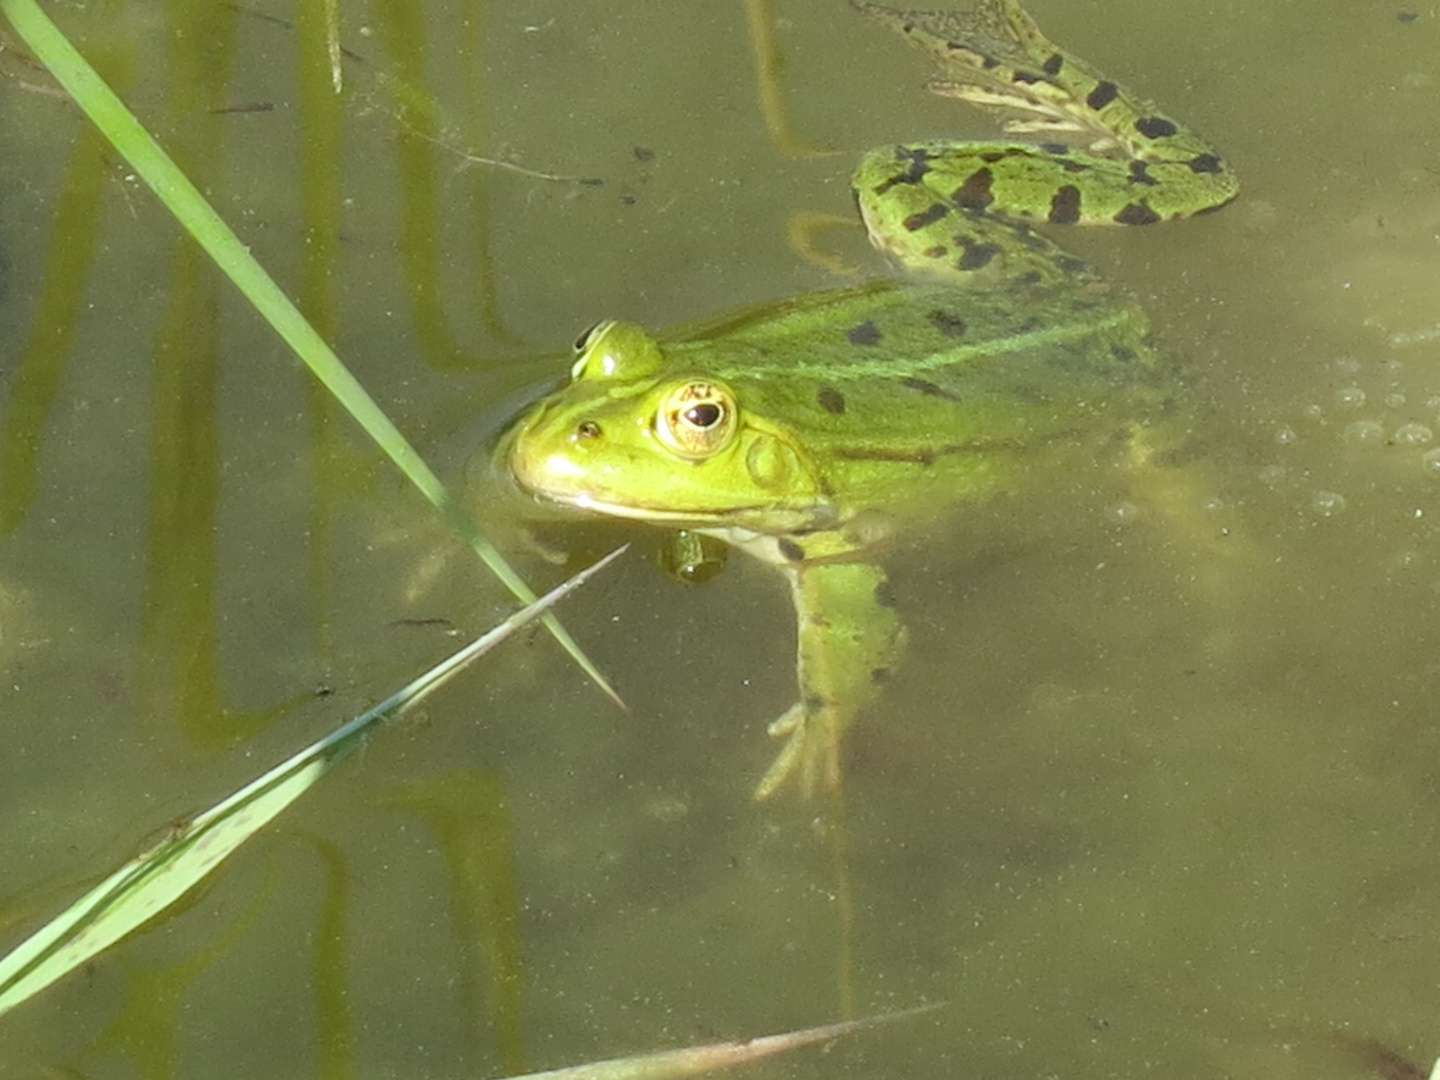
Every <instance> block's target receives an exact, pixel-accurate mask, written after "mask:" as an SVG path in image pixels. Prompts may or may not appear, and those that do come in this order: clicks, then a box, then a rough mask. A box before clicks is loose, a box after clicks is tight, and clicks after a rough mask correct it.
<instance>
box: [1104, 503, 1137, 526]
mask: <svg viewBox="0 0 1440 1080" xmlns="http://www.w3.org/2000/svg"><path fill="white" fill-rule="evenodd" d="M1142 513H1143V511H1142V510H1141V509H1140V504H1139V503H1133V502H1117V503H1115V504H1114V505H1113V506H1111V507H1110V520H1111V521H1113V522H1115V524H1117V525H1129V524H1130V523H1131V522H1134V521H1137V520H1139V518H1140V517H1141V515H1142Z"/></svg>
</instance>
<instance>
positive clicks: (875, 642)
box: [755, 562, 905, 799]
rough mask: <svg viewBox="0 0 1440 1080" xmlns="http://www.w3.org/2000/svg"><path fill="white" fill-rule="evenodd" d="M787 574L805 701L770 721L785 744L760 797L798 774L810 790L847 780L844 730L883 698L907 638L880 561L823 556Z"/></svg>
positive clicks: (797, 668) (805, 789)
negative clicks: (843, 760) (880, 695)
mask: <svg viewBox="0 0 1440 1080" xmlns="http://www.w3.org/2000/svg"><path fill="white" fill-rule="evenodd" d="M784 573H785V576H786V577H787V578H788V579H789V581H790V592H791V596H792V598H793V600H794V604H795V614H796V627H795V635H796V650H795V675H796V680H797V682H798V684H799V690H800V700H799V701H798V702H796V703H795V704H794V705H793V706H791V707H790V708H789V709H788V710H786V712H785V714H784V715H783V716H781V717H780V718H779V719H778V720H775V721H774V722H773V723H772V724H771V725H770V728H769V731H770V734H771V735H773V736H775V737H776V738H781V739H784V740H785V746H784V748H783V749H781V751H780V754H779V756H777V757H776V759H775V763H774V764H773V765H771V766H770V769H769V771H768V772H766V773H765V776H764V779H762V780H761V781H760V785H759V786H758V787H757V788H756V789H755V798H757V799H764V798H767V797H768V796H769V795H771V794H772V793H773V792H774V791H775V790H776V789H778V788H779V787H780V786H781V785H782V784H783V783H785V781H786V780H787V779H788V778H789V777H790V776H792V775H794V776H796V777H797V778H798V780H799V783H800V787H801V790H802V791H803V792H804V793H805V794H806V795H809V794H810V793H812V792H813V791H814V789H815V783H816V781H817V780H819V781H820V782H821V783H823V784H824V785H825V786H826V787H835V786H836V785H838V784H839V782H840V740H841V737H842V736H843V735H844V732H845V729H846V728H847V727H849V726H850V722H851V721H852V720H853V719H854V717H855V714H856V713H857V712H858V711H859V710H860V709H861V708H863V707H864V706H865V705H867V704H868V703H869V702H870V701H872V700H873V699H874V698H875V696H876V695H877V693H878V692H879V689H880V686H881V684H883V683H884V681H885V679H886V678H887V677H888V675H889V673H890V669H891V667H892V666H893V665H894V664H895V662H896V660H897V659H899V656H900V653H901V651H902V650H903V648H904V644H905V628H904V627H903V626H902V625H901V624H900V620H899V619H898V618H897V617H896V615H895V612H894V610H893V608H892V606H891V603H890V597H889V591H890V588H889V582H888V580H887V579H886V577H885V572H884V571H883V570H882V569H881V568H880V567H878V566H875V565H873V564H871V563H865V562H816V563H801V564H796V565H791V566H787V567H784Z"/></svg>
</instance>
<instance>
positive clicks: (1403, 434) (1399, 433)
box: [1394, 422, 1435, 446]
mask: <svg viewBox="0 0 1440 1080" xmlns="http://www.w3.org/2000/svg"><path fill="white" fill-rule="evenodd" d="M1394 438H1395V442H1396V444H1397V445H1399V446H1429V445H1430V444H1431V443H1432V442H1434V441H1435V433H1434V432H1433V431H1431V430H1430V428H1428V427H1427V426H1425V425H1424V424H1417V423H1413V422H1412V423H1409V424H1401V425H1400V426H1399V427H1398V428H1396V429H1395V435H1394Z"/></svg>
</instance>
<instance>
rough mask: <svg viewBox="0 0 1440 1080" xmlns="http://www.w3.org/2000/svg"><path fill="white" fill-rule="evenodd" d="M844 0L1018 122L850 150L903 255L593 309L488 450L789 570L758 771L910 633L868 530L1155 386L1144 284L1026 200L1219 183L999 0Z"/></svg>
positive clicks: (1138, 431) (1057, 212)
mask: <svg viewBox="0 0 1440 1080" xmlns="http://www.w3.org/2000/svg"><path fill="white" fill-rule="evenodd" d="M854 7H855V8H857V9H858V10H859V11H861V12H862V13H864V14H865V15H867V16H869V17H870V18H872V19H874V20H875V21H877V22H879V23H881V24H882V25H885V26H887V27H890V28H891V29H893V30H895V31H896V32H897V33H899V34H900V35H901V36H903V37H904V38H905V39H906V40H908V41H910V42H911V43H912V44H913V45H915V46H917V47H918V48H919V49H921V50H922V51H923V52H925V53H926V54H928V55H929V56H930V57H931V59H932V60H933V61H934V62H935V63H936V64H937V66H938V70H939V74H938V77H937V78H936V80H935V81H934V82H933V83H932V84H931V86H930V88H931V89H932V90H934V91H935V92H937V93H941V94H946V95H951V96H955V97H959V98H962V99H965V100H967V101H970V102H973V103H975V104H978V105H981V106H983V107H985V108H989V109H994V110H998V111H1000V112H1002V113H1004V114H1005V115H1006V116H1007V117H1008V121H1007V123H1006V132H1007V134H1009V135H1013V136H1025V137H1026V139H1020V138H1014V139H1005V140H996V141H983V142H963V143H945V142H926V143H918V144H908V145H903V146H896V147H886V148H883V149H879V150H874V151H871V152H870V153H869V154H867V155H866V156H865V157H864V159H863V160H862V162H861V163H860V166H859V167H858V169H857V170H856V172H855V174H854V177H853V185H854V189H855V196H856V199H857V202H858V203H859V207H860V213H861V216H862V218H863V219H864V221H865V225H866V228H867V229H868V231H869V233H870V237H871V239H872V242H873V243H874V244H875V246H876V247H877V248H879V249H880V250H881V251H883V252H885V253H886V254H887V255H889V256H890V257H891V259H893V260H894V261H896V262H898V263H899V264H900V265H901V266H902V267H903V268H904V269H905V271H906V277H905V278H903V279H899V280H879V281H874V282H870V283H868V284H865V285H861V286H859V287H855V288H847V289H839V290H834V291H829V292H821V293H816V294H811V295H805V296H800V297H796V298H793V299H790V300H785V301H782V302H779V303H772V304H767V305H764V306H763V307H758V308H753V309H749V310H745V311H741V312H736V313H729V314H726V315H722V316H719V317H715V318H712V319H709V320H706V321H702V322H699V323H696V324H691V325H689V326H685V327H681V328H678V329H675V330H672V331H670V332H668V333H664V334H658V335H652V334H651V333H649V332H647V331H646V330H645V329H643V328H641V327H639V326H636V325H634V324H632V323H626V322H616V321H607V322H603V323H601V324H599V325H598V326H596V327H595V328H594V329H593V330H591V331H590V332H589V333H588V334H587V335H586V336H585V337H584V338H583V339H582V340H581V341H580V342H579V343H578V345H577V357H576V359H575V361H574V364H573V367H572V369H571V372H570V378H569V380H568V381H567V382H566V383H565V384H564V385H563V386H562V387H560V388H559V389H558V390H556V391H555V392H553V393H552V394H550V395H549V396H548V397H546V398H544V399H543V400H541V401H540V402H539V403H537V404H536V405H535V406H533V407H532V408H531V410H530V411H529V412H528V413H526V414H525V415H524V416H522V417H521V418H519V420H518V421H517V422H516V423H515V425H514V426H513V427H512V428H511V429H510V430H509V431H508V432H507V433H506V435H505V437H504V438H503V439H502V440H501V444H500V446H499V448H498V451H497V460H498V462H499V463H500V464H501V466H502V467H503V468H505V469H507V470H508V471H509V472H510V473H511V474H512V475H513V477H514V478H515V480H516V481H517V482H518V484H519V485H520V486H521V487H522V488H523V489H524V490H526V491H528V492H530V493H532V494H533V495H535V496H537V497H539V498H541V499H543V500H546V501H549V502H554V503H561V504H565V505H568V506H571V507H574V508H576V509H578V510H582V511H587V512H590V513H596V514H605V515H613V516H617V517H622V518H630V519H635V520H639V521H646V522H650V523H652V524H654V525H656V526H660V527H663V528H666V529H670V530H676V529H679V530H685V532H686V534H687V535H688V534H699V535H706V536H711V537H716V538H719V539H721V540H723V541H725V542H727V543H729V544H731V545H733V546H734V547H736V548H738V549H740V550H742V551H744V552H746V553H748V554H750V555H752V556H754V557H756V558H758V559H761V560H763V561H764V562H766V563H768V564H770V565H771V566H773V567H775V568H776V569H777V570H778V571H779V572H780V573H781V574H783V575H784V577H785V579H786V581H787V582H788V583H789V586H790V592H791V597H792V600H793V603H794V607H795V613H796V623H797V655H796V678H797V681H798V695H797V700H796V702H795V704H794V705H792V706H791V707H790V708H789V709H788V710H786V712H785V713H784V714H783V715H781V716H780V717H779V718H778V719H776V720H774V721H773V722H772V723H771V724H770V727H769V730H770V733H771V734H772V735H773V736H775V737H776V738H778V739H780V740H782V747H781V749H780V752H779V754H778V756H777V757H776V759H775V762H774V764H773V765H772V766H771V767H770V769H769V770H768V772H766V773H765V775H764V777H763V778H762V779H761V781H760V783H759V786H758V788H757V790H756V795H757V797H760V798H763V797H765V796H768V795H770V794H772V793H773V792H775V791H776V790H777V789H779V788H780V787H781V786H783V785H785V784H786V783H787V782H790V781H792V780H795V781H798V785H799V786H800V787H801V788H802V789H803V790H805V791H807V792H808V791H810V790H813V789H814V787H815V786H816V785H817V784H823V785H836V784H838V782H839V779H840V746H841V739H842V736H843V733H844V731H845V730H846V728H847V727H848V726H849V725H850V723H851V722H852V720H853V719H854V717H855V715H856V713H857V712H858V711H859V710H861V709H863V708H865V707H866V706H867V705H869V704H870V703H871V702H872V701H873V700H874V699H875V698H876V696H877V694H878V693H879V691H880V688H881V687H882V686H883V684H884V683H885V682H886V681H887V680H888V679H889V677H890V673H891V671H892V669H893V668H894V666H895V664H896V662H897V660H898V659H899V656H900V654H901V652H902V650H903V648H904V639H905V631H904V627H903V625H902V623H901V621H900V618H899V616H898V614H897V613H896V612H895V610H894V608H893V605H892V602H891V598H890V595H889V594H890V589H889V586H888V582H887V580H886V577H885V573H884V571H883V569H882V568H881V566H880V565H879V563H878V561H877V553H878V552H879V551H880V550H882V548H883V546H884V545H885V543H886V542H887V541H888V540H890V539H891V538H892V537H895V536H896V535H899V534H903V533H904V532H905V531H906V530H907V529H912V528H915V527H917V526H919V525H922V524H924V523H926V522H930V521H934V520H935V519H936V518H937V516H939V515H940V514H942V513H943V512H945V511H947V510H952V511H953V510H954V509H955V508H957V507H963V506H965V505H967V504H974V503H978V502H980V501H982V500H985V499H987V498H990V497H992V496H995V495H997V494H1001V493H1005V492H1010V491H1014V490H1017V489H1019V488H1021V487H1023V486H1025V485H1026V484H1027V482H1029V481H1031V480H1032V478H1035V477H1038V476H1043V475H1045V474H1046V473H1047V471H1049V470H1053V469H1058V468H1063V467H1065V466H1066V465H1067V463H1072V462H1075V461H1077V460H1078V461H1094V460H1097V459H1101V460H1103V459H1104V458H1105V457H1106V456H1107V455H1108V456H1112V457H1115V458H1117V459H1119V458H1122V457H1124V456H1125V455H1126V454H1131V455H1136V454H1138V453H1140V452H1141V451H1138V450H1137V448H1143V447H1144V446H1145V445H1146V444H1147V440H1148V439H1149V437H1150V433H1152V432H1153V431H1154V430H1155V428H1156V427H1157V426H1158V424H1159V422H1160V419H1161V417H1163V415H1164V414H1165V413H1166V411H1167V409H1168V408H1169V407H1170V404H1171V402H1172V398H1173V395H1174V385H1173V380H1172V377H1171V373H1170V371H1169V369H1168V368H1167V367H1165V366H1164V365H1163V364H1161V363H1160V362H1159V360H1158V358H1157V357H1156V355H1155V354H1154V352H1153V350H1152V349H1151V347H1150V346H1149V344H1148V324H1147V322H1146V319H1145V316H1144V314H1143V312H1141V311H1140V310H1139V308H1138V307H1136V306H1135V305H1134V304H1133V303H1131V302H1129V301H1127V300H1125V299H1123V298H1117V297H1116V296H1114V295H1113V294H1112V293H1111V292H1110V291H1109V290H1108V289H1106V288H1105V287H1104V285H1103V284H1102V283H1100V282H1098V281H1096V280H1095V278H1094V277H1093V276H1092V275H1091V274H1090V273H1089V272H1088V271H1087V270H1086V269H1085V268H1084V266H1083V265H1082V264H1081V262H1080V261H1079V260H1078V259H1076V258H1074V257H1073V256H1071V255H1069V254H1067V253H1066V252H1065V251H1063V250H1062V249H1061V248H1060V247H1058V246H1057V245H1056V244H1054V243H1053V242H1052V241H1050V240H1049V239H1047V238H1045V237H1043V236H1041V235H1040V234H1039V233H1037V232H1034V231H1033V230H1032V226H1033V225H1044V224H1055V225H1069V224H1118V225H1148V224H1153V223H1155V222H1160V221H1164V220H1168V219H1174V218H1183V217H1187V216H1190V215H1194V214H1198V213H1202V212H1205V211H1209V210H1214V209H1217V208H1219V207H1220V206H1223V205H1224V204H1225V203H1227V202H1229V201H1230V200H1231V199H1233V198H1234V196H1235V193H1236V181H1235V178H1234V176H1233V174H1232V173H1231V172H1230V170H1229V168H1228V167H1227V166H1226V164H1225V162H1224V161H1223V160H1222V159H1221V158H1220V156H1219V155H1218V154H1217V153H1216V152H1215V151H1214V150H1213V149H1212V148H1211V147H1210V146H1209V145H1207V144H1206V143H1204V142H1202V141H1201V140H1200V138H1199V137H1198V136H1196V135H1195V134H1194V133H1193V132H1191V131H1189V130H1188V129H1186V128H1185V127H1183V126H1182V125H1180V124H1179V123H1178V122H1176V121H1175V120H1173V119H1171V118H1169V117H1167V116H1165V115H1163V114H1162V113H1160V112H1159V111H1158V110H1156V109H1155V108H1154V107H1153V106H1152V105H1150V104H1149V103H1147V102H1145V101H1143V100H1142V99H1140V98H1137V97H1136V96H1134V95H1133V94H1131V93H1130V92H1129V91H1127V90H1126V89H1124V88H1123V87H1121V86H1119V85H1118V84H1116V83H1114V82H1112V81H1110V80H1109V79H1106V78H1105V77H1104V76H1103V75H1101V74H1100V73H1099V72H1097V71H1096V70H1095V69H1094V68H1092V67H1090V66H1089V65H1088V64H1086V63H1085V62H1084V61H1083V60H1080V59H1079V58H1077V57H1075V56H1074V55H1072V54H1070V53H1069V52H1067V51H1065V50H1064V49H1062V48H1060V47H1058V46H1056V45H1054V44H1053V43H1051V42H1050V41H1049V40H1048V39H1046V38H1045V37H1044V35H1043V34H1041V32H1040V30H1039V28H1038V27H1037V26H1036V25H1035V23H1034V21H1033V20H1032V19H1031V18H1030V17H1029V15H1027V14H1026V13H1025V12H1024V11H1023V10H1022V9H1021V8H1020V6H1019V5H1018V4H1017V3H1015V2H1014V0H981V3H979V5H978V6H977V7H976V8H975V9H974V10H973V11H970V12H921V11H900V10H895V9H891V8H885V7H880V6H878V5H874V4H868V3H856V4H854ZM1032 139H1033V140H1035V141H1028V140H1032Z"/></svg>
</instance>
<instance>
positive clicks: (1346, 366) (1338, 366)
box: [1335, 356, 1360, 375]
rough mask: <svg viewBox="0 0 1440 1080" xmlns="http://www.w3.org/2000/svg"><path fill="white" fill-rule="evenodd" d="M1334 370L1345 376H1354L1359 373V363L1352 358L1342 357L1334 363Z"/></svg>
mask: <svg viewBox="0 0 1440 1080" xmlns="http://www.w3.org/2000/svg"><path fill="white" fill-rule="evenodd" d="M1335 370H1336V371H1339V372H1342V373H1343V374H1346V375H1355V374H1357V373H1358V372H1359V371H1360V361H1359V360H1356V359H1355V358H1354V357H1353V356H1342V357H1340V359H1338V360H1336V361H1335Z"/></svg>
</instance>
